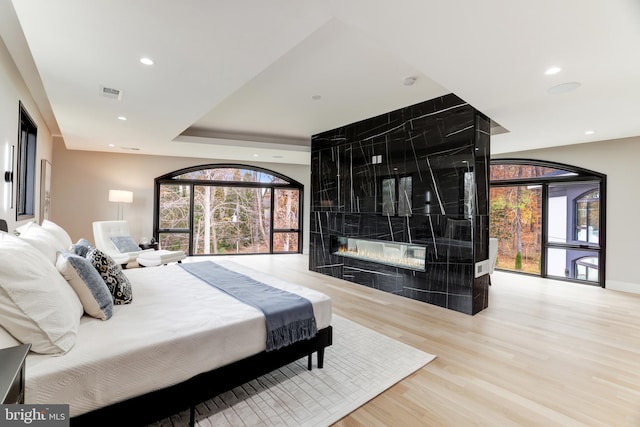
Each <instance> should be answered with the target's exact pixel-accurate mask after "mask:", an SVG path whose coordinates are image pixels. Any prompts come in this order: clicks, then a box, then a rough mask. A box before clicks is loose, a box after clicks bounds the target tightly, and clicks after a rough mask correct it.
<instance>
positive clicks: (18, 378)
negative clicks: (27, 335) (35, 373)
mask: <svg viewBox="0 0 640 427" xmlns="http://www.w3.org/2000/svg"><path fill="white" fill-rule="evenodd" d="M30 348H31V344H23V345H18V346H15V347H9V348H3V349H0V403H3V404H10V405H13V404H16V403H24V388H25V382H24V372H25V363H24V361H25V359H26V357H27V353H29V349H30Z"/></svg>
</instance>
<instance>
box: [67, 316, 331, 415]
mask: <svg viewBox="0 0 640 427" xmlns="http://www.w3.org/2000/svg"><path fill="white" fill-rule="evenodd" d="M332 343H333V328H332V327H331V326H329V327H327V328H324V329H321V330H319V331H318V333H317V334H316V336H315V337H313V338H311V339H310V340H305V341H299V342H297V343H294V344H291V345H289V346H287V347H284V348H281V349H279V350H274V351H270V352H265V351H263V352H262V353H259V354H256V355H254V356H250V357H248V358H246V359H242V360H239V361H237V362H234V363H231V364H229V365H226V366H223V367H221V368H218V369H215V370H213V371H209V372H203V373H201V374H198V375H196V376H195V377H193V378H191V379H188V380H186V381H184V382H181V383H179V384H176V385H173V386H170V387H167V388H164V389H160V390H156V391H152V392H149V393H147V394H144V395H141V396H137V397H133V398H131V399H128V400H125V401H122V402H118V403H114V404H112V405H109V406H106V407H104V408H100V409H96V410H94V411H92V412H88V413H86V414H82V415H79V416H77V417H73V418H71V425H72V426H74V427H76V426H91V427H93V426H98V425H120V424H121V423H122V421H123V419H125V420H126V424H127V426H145V425H147V424H150V423H153V422H156V421H159V420H162V419H163V418H166V417H169V416H171V415H174V414H176V413H179V412H182V411H185V410H187V409H189V410H190V423H189V425H191V426H193V425H194V421H195V406H196V405H197V404H199V403H201V402H204V401H205V400H208V399H211V398H212V397H215V396H217V395H219V394H221V393H224V392H226V391H229V390H231V389H233V388H235V387H238V386H240V385H242V384H244V383H247V382H249V381H251V380H253V379H256V378H258V377H260V376H262V375H264V374H267V373H269V372H271V371H273V370H276V369H278V368H281V367H283V366H285V365H287V364H289V363H292V362H294V361H296V360H298V359H301V358H303V357H305V356H307V357H308V361H307V369H309V370H311V367H312V357H311V356H312V355H313V353H314V352H317V353H318V368H319V369H322V367H323V364H324V349H325V348H326V347H328V346H330V345H331V344H332Z"/></svg>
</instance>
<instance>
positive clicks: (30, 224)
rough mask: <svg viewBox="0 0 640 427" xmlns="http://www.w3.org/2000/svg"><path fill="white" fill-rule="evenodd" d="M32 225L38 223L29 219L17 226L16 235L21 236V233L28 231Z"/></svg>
mask: <svg viewBox="0 0 640 427" xmlns="http://www.w3.org/2000/svg"><path fill="white" fill-rule="evenodd" d="M32 225H37V224H36V223H35V222H33V221H29V222H27V223H25V224H22V225H21V226H20V227H16V229H15V231H14V233H15V235H16V236H19V235H20V234H22V233H24V232H25V231H27V229H28V228H29V227H31V226H32Z"/></svg>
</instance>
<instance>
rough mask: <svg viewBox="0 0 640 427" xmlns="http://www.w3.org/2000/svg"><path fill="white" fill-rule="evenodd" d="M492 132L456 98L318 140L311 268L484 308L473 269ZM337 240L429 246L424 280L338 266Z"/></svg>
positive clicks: (455, 305)
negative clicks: (335, 246)
mask: <svg viewBox="0 0 640 427" xmlns="http://www.w3.org/2000/svg"><path fill="white" fill-rule="evenodd" d="M489 126H490V123H489V119H488V118H487V117H486V116H484V115H482V114H481V113H480V112H478V111H477V110H475V109H474V108H473V107H471V106H470V105H468V104H467V103H466V102H464V101H463V100H462V99H460V98H458V97H457V96H455V95H453V94H450V95H446V96H443V97H440V98H436V99H432V100H430V101H426V102H422V103H420V104H417V105H413V106H410V107H406V108H403V109H401V110H396V111H393V112H390V113H387V114H383V115H380V116H377V117H373V118H370V119H367V120H363V121H361V122H358V123H354V124H351V125H347V126H344V127H341V128H338V129H334V130H331V131H327V132H323V133H321V134H318V135H314V137H313V139H312V154H311V193H312V195H311V198H312V200H311V214H310V229H311V235H310V242H309V254H310V257H309V268H310V269H311V270H313V271H317V272H319V273H323V274H327V275H330V276H334V277H339V278H342V279H345V280H349V281H352V282H356V283H359V284H362V285H365V286H370V287H373V288H376V289H381V290H384V291H387V292H391V293H394V294H398V295H403V296H405V297H409V298H413V299H417V300H420V301H424V302H427V303H431V304H436V305H439V306H442V307H446V308H449V309H453V310H456V311H460V312H463V313H467V314H475V313H478V312H479V311H481V310H482V309H484V308H486V307H487V305H488V286H489V276H488V275H486V274H483V272H482V271H478V269H481V270H484V271H486V267H484V266H482V264H478V265H476V263H477V262H479V261H482V260H485V259H487V258H488V252H489V217H488V213H489V212H488V197H489V184H488V176H489V172H488V168H489V148H490V147H489V144H490V137H489ZM336 237H357V238H359V239H371V240H382V241H392V242H404V243H411V244H414V245H419V246H423V247H424V248H425V249H426V250H425V251H424V253H425V254H426V271H424V272H422V271H415V270H410V269H405V268H400V267H394V266H389V265H384V264H379V263H376V262H371V261H364V260H360V259H354V258H347V257H344V256H341V255H340V254H338V253H334V252H333V250H332V245H331V242H332V239H334V240H335V238H336ZM476 276H478V277H476Z"/></svg>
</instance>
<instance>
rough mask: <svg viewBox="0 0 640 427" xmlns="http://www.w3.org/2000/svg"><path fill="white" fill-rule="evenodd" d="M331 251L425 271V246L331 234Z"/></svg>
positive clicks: (335, 253)
mask: <svg viewBox="0 0 640 427" xmlns="http://www.w3.org/2000/svg"><path fill="white" fill-rule="evenodd" d="M331 252H332V253H333V254H334V255H339V256H343V257H347V258H355V259H359V260H363V261H369V262H375V263H378V264H385V265H390V266H393V267H399V268H406V269H409V270H415V271H425V266H426V255H427V248H426V247H424V246H420V245H412V244H408V243H400V242H389V241H386V240H368V239H356V238H353V237H337V236H332V242H331Z"/></svg>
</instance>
